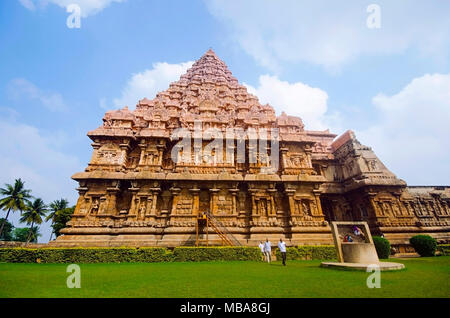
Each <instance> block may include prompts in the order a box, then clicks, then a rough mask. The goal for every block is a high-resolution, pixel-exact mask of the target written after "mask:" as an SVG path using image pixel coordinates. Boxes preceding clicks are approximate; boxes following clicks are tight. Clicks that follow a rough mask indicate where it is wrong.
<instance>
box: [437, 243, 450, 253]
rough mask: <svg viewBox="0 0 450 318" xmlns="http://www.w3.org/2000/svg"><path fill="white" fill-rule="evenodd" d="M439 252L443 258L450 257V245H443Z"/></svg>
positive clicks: (439, 247)
mask: <svg viewBox="0 0 450 318" xmlns="http://www.w3.org/2000/svg"><path fill="white" fill-rule="evenodd" d="M437 250H438V251H439V252H440V254H441V255H442V256H450V244H441V245H438V246H437Z"/></svg>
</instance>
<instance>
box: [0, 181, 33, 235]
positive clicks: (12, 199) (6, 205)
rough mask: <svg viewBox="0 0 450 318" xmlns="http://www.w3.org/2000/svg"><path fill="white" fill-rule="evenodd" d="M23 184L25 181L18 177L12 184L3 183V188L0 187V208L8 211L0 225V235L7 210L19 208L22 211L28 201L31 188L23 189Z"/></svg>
mask: <svg viewBox="0 0 450 318" xmlns="http://www.w3.org/2000/svg"><path fill="white" fill-rule="evenodd" d="M24 184H25V183H24V182H23V181H22V180H21V179H20V178H19V179H16V180H15V181H14V185H13V186H12V185H10V184H5V187H4V188H0V195H1V196H2V197H3V198H2V199H0V209H1V210H4V211H8V212H7V213H6V217H5V219H4V220H3V222H2V225H1V227H0V235H2V232H3V228H4V226H5V223H6V220H7V219H8V216H9V212H11V211H13V212H15V211H18V210H19V211H20V213H22V211H23V210H24V209H25V206H26V204H27V203H28V202H29V199H31V198H32V196H31V194H30V192H31V190H27V189H25V188H24Z"/></svg>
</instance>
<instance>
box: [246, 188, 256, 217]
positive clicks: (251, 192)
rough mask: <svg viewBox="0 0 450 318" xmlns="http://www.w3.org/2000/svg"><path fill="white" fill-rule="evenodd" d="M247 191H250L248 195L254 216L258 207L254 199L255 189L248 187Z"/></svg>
mask: <svg viewBox="0 0 450 318" xmlns="http://www.w3.org/2000/svg"><path fill="white" fill-rule="evenodd" d="M248 192H250V195H251V196H252V216H256V215H257V213H258V207H257V206H256V205H257V200H256V198H255V197H256V190H255V189H249V190H248Z"/></svg>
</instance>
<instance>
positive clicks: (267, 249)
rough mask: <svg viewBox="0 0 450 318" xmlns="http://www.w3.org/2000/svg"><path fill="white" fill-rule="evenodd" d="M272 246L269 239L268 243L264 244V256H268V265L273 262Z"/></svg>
mask: <svg viewBox="0 0 450 318" xmlns="http://www.w3.org/2000/svg"><path fill="white" fill-rule="evenodd" d="M271 253H272V246H271V244H270V242H269V239H268V238H266V242H265V243H264V254H265V255H266V260H267V263H270V261H271V260H272V255H271Z"/></svg>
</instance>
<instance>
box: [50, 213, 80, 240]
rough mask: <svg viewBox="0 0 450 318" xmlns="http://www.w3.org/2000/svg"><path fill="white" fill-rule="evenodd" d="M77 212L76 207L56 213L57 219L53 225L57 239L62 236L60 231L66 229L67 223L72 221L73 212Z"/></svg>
mask: <svg viewBox="0 0 450 318" xmlns="http://www.w3.org/2000/svg"><path fill="white" fill-rule="evenodd" d="M74 211H75V206H73V207H71V208H65V209H63V210H60V211H58V212H57V213H56V215H55V219H54V222H53V225H52V228H53V232H54V233H55V235H56V237H58V236H59V235H60V233H59V231H61V230H62V229H63V228H65V227H66V224H67V222H69V221H70V218H71V217H72V214H73V212H74Z"/></svg>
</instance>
